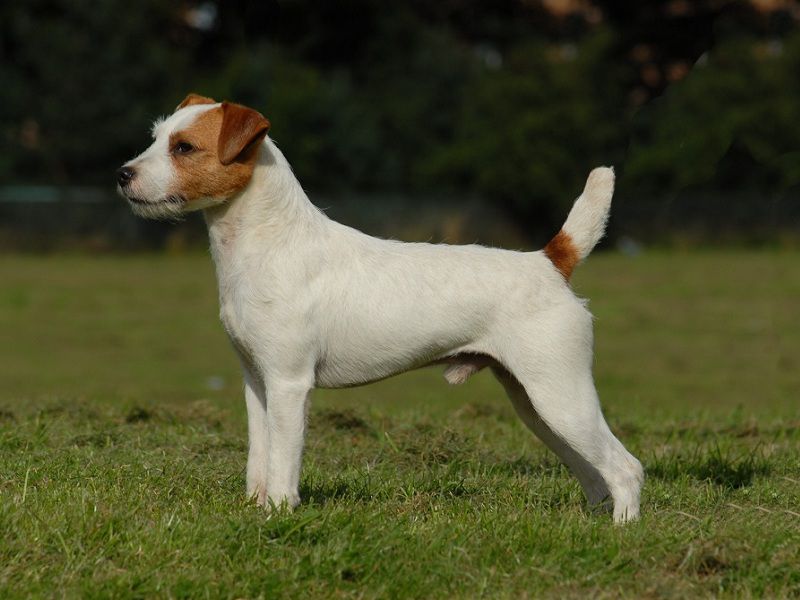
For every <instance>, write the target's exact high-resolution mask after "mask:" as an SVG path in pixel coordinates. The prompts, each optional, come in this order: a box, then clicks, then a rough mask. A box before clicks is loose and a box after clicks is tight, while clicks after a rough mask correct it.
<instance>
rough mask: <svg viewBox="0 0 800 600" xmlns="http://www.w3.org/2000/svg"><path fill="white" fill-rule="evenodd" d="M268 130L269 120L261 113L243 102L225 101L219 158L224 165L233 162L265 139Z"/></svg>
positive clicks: (223, 104)
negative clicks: (232, 102)
mask: <svg viewBox="0 0 800 600" xmlns="http://www.w3.org/2000/svg"><path fill="white" fill-rule="evenodd" d="M267 131H269V121H267V120H266V119H265V118H264V116H263V115H262V114H261V113H259V112H257V111H255V110H253V109H252V108H247V107H246V106H242V105H241V104H231V103H229V102H223V103H222V128H221V129H220V132H219V148H218V153H219V160H220V161H221V162H222V164H223V165H227V164H230V163H232V162H233V161H234V160H236V158H237V157H238V156H239V155H240V154H241V153H242V152H245V151H246V150H247V148H248V147H250V146H251V145H252V144H254V143H256V142H257V141H261V140H263V139H264V136H265V135H267Z"/></svg>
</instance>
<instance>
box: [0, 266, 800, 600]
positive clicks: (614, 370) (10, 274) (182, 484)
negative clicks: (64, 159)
mask: <svg viewBox="0 0 800 600" xmlns="http://www.w3.org/2000/svg"><path fill="white" fill-rule="evenodd" d="M799 260H800V256H798V254H796V253H790V252H785V253H769V252H760V253H758V252H734V251H729V252H721V251H720V252H706V253H691V254H690V253H685V254H684V253H673V254H659V253H654V254H645V255H642V256H640V257H638V258H635V259H632V258H625V257H622V256H619V255H597V256H594V257H592V258H591V259H590V261H589V264H588V265H586V266H584V267H582V268H581V269H580V270H579V272H578V273H577V277H576V282H575V285H576V288H577V290H578V291H579V293H581V294H582V295H585V296H588V297H590V298H592V305H591V306H592V310H593V312H594V314H595V315H596V317H597V321H596V337H597V340H596V347H597V356H596V376H597V383H598V388H599V390H600V396H601V398H602V401H603V405H604V408H605V411H606V414H607V416H608V420H609V423H610V425H611V427H612V429H614V430H615V431H616V432H617V433H618V435H619V436H620V437H621V439H622V440H623V441H624V443H625V444H626V446H627V447H628V448H629V449H630V450H631V451H632V452H633V453H634V454H636V455H637V456H638V457H639V458H640V459H641V460H642V462H643V463H644V465H645V469H646V471H647V474H648V479H647V482H646V485H645V490H644V498H643V507H642V512H643V517H642V519H641V521H639V522H638V523H635V524H632V525H629V526H626V527H618V526H614V525H613V524H612V523H611V519H610V517H609V516H608V515H595V514H591V513H590V512H589V511H587V510H586V508H585V506H584V502H583V498H582V495H581V492H580V489H579V487H578V485H577V483H576V482H575V480H574V479H573V478H572V477H571V476H570V475H569V474H568V473H567V472H566V470H565V469H564V468H563V467H562V466H560V465H559V464H558V462H557V461H556V460H555V458H554V457H553V456H552V455H551V454H549V453H548V452H547V451H546V450H545V449H544V448H543V446H542V445H541V444H540V443H539V442H538V441H536V440H535V439H534V438H532V436H531V435H530V434H529V433H528V432H527V430H525V429H524V428H523V426H522V425H521V424H520V423H519V422H518V421H517V419H516V417H515V416H514V415H513V411H512V409H511V407H510V405H509V403H508V402H507V401H506V400H505V399H504V398H503V396H502V392H501V390H500V388H499V387H498V386H497V384H496V383H495V382H494V381H493V380H492V379H491V377H490V376H488V375H485V374H480V375H479V376H477V377H475V378H473V380H471V381H470V382H469V383H467V384H466V385H465V386H461V387H459V388H449V387H447V386H446V385H445V384H444V382H443V380H442V377H441V373H440V370H438V369H431V370H423V371H418V372H415V373H411V374H408V375H404V376H402V377H399V378H395V379H392V380H388V381H385V382H382V383H379V384H375V385H372V386H368V387H364V388H356V389H352V390H344V391H335V392H333V391H330V392H319V393H317V394H316V395H315V397H314V403H313V407H312V411H311V414H310V432H309V436H308V442H307V452H306V457H305V466H304V471H303V478H302V486H301V495H302V496H303V504H301V506H300V507H299V508H298V510H296V511H295V512H294V513H292V514H286V513H280V514H275V515H272V516H271V517H270V518H267V516H266V515H265V514H264V513H263V512H262V511H261V510H260V509H258V508H256V507H255V506H254V505H252V504H250V503H248V502H247V501H246V500H245V499H244V497H243V496H244V494H243V488H244V470H243V469H244V464H245V458H246V448H247V441H246V427H245V411H244V402H243V401H242V399H241V390H240V383H239V379H238V373H237V366H236V362H235V359H234V357H233V355H232V352H231V351H230V349H229V347H228V345H227V342H226V340H225V338H224V335H223V333H222V330H221V327H220V326H219V324H218V322H217V316H216V311H217V308H216V291H215V288H214V281H213V273H212V269H211V265H210V262H209V259H208V258H207V257H205V256H181V257H167V256H137V257H103V258H90V257H82V256H68V257H63V256H59V257H31V256H6V257H3V258H0V281H2V282H3V283H2V285H0V331H2V332H3V338H4V343H3V344H0V382H2V383H1V384H0V597H3V598H15V597H27V596H46V597H53V596H55V597H61V596H63V597H152V596H162V597H191V598H196V597H230V598H241V597H265V598H273V597H288V596H294V597H326V598H327V597H331V596H342V597H368V598H369V597H426V598H430V597H462V598H473V597H478V596H487V597H492V598H495V597H543V596H544V597H559V598H560V597H570V596H575V597H577V596H580V597H585V596H587V595H592V596H600V597H617V596H628V597H641V596H651V597H676V598H677V597H680V598H683V597H686V596H696V595H700V596H712V595H713V596H717V595H722V596H745V597H748V596H772V597H788V596H797V595H798V594H800V569H798V566H797V565H798V564H800V492H799V491H798V490H800V485H798V484H800V452H798V451H800V411H798V405H797V392H798V390H800V364H799V363H800V359H799V358H798V357H800V328H799V327H798V326H797V324H796V317H797V298H798V297H800V269H798V267H797V265H798V264H799V263H798V261H799Z"/></svg>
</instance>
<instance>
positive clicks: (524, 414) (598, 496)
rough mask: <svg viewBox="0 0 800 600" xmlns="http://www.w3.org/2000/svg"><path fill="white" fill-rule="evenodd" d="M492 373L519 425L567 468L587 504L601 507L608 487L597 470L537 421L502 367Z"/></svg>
mask: <svg viewBox="0 0 800 600" xmlns="http://www.w3.org/2000/svg"><path fill="white" fill-rule="evenodd" d="M492 372H493V373H494V374H495V377H496V378H497V380H498V381H499V382H500V384H501V385H502V386H503V388H504V389H505V391H506V394H507V395H508V398H509V400H511V405H512V406H513V407H514V410H515V411H516V412H517V415H518V416H519V418H520V419H521V420H522V422H523V423H525V425H526V426H527V427H528V429H530V430H531V431H532V432H533V433H535V434H536V436H537V437H538V438H539V439H540V440H542V442H544V444H545V445H546V446H547V447H548V448H550V450H552V451H553V452H555V454H556V456H558V457H559V458H560V459H561V462H563V463H564V464H565V465H567V466H568V467H569V469H570V470H571V471H572V473H573V474H574V475H575V477H577V479H578V481H579V482H580V484H581V487H583V491H584V493H585V494H586V499H587V500H588V502H589V505H590V506H593V507H595V506H598V505H600V504H601V503H602V502H603V501H604V500H606V499H609V491H608V488H607V487H606V484H605V481H603V478H602V476H601V475H600V473H599V472H598V471H597V469H595V468H594V467H593V466H592V465H591V464H590V463H588V462H587V461H585V460H584V459H583V458H582V457H581V456H580V454H578V453H577V452H575V450H573V449H572V448H571V447H570V446H569V444H567V443H565V442H564V441H563V440H562V439H561V438H560V437H558V436H557V435H556V434H554V433H553V431H552V430H551V429H550V428H549V427H548V426H547V425H546V424H545V423H544V421H542V419H540V418H539V415H538V414H537V413H536V411H535V410H534V408H533V404H532V403H531V400H530V398H528V394H527V393H526V392H525V388H523V387H522V384H521V383H520V382H519V381H517V379H516V378H515V377H514V376H513V375H511V373H509V372H508V371H506V370H505V369H504V368H503V367H493V368H492Z"/></svg>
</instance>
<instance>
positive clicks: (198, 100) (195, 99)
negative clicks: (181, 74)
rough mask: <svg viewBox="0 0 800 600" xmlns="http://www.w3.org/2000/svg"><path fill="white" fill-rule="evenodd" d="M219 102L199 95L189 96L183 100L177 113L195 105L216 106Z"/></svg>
mask: <svg viewBox="0 0 800 600" xmlns="http://www.w3.org/2000/svg"><path fill="white" fill-rule="evenodd" d="M216 103H217V101H216V100H214V99H213V98H206V97H205V96H201V95H199V94H189V95H188V96H186V98H184V99H183V102H181V103H180V104H178V106H177V107H176V108H175V110H176V111H179V110H180V109H182V108H184V107H186V106H192V105H193V104H216Z"/></svg>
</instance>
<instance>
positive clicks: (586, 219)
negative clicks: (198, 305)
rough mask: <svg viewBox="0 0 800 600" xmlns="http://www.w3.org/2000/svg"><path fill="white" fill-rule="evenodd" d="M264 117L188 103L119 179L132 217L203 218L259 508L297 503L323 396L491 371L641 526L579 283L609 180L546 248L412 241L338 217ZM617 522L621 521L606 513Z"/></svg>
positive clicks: (600, 499) (569, 460)
mask: <svg viewBox="0 0 800 600" xmlns="http://www.w3.org/2000/svg"><path fill="white" fill-rule="evenodd" d="M269 127H270V123H269V121H268V120H267V119H266V118H265V117H264V116H262V115H261V114H260V113H259V112H257V111H256V110H253V109H251V108H248V107H245V106H242V105H239V104H235V103H231V102H221V103H220V102H217V101H215V100H212V99H211V98H206V97H203V96H200V95H197V94H190V95H189V96H187V97H186V99H185V100H184V101H183V102H181V103H180V104H179V105H178V107H177V108H176V109H175V112H174V113H173V114H172V115H171V116H169V117H168V118H165V119H161V120H158V121H156V123H155V124H154V126H153V130H152V135H153V143H152V145H151V146H150V147H149V148H147V150H145V151H144V152H143V153H142V154H140V155H139V156H138V157H136V158H134V159H133V160H131V161H129V162H128V163H126V164H125V165H124V166H122V167H121V168H120V169H119V170H118V171H117V183H118V191H119V192H120V193H121V194H122V196H123V197H124V198H126V199H127V201H128V203H129V205H130V207H131V209H132V210H133V212H134V213H135V214H137V215H139V216H142V217H147V218H156V219H178V218H180V217H181V216H182V215H184V214H185V213H188V212H191V211H196V210H203V211H204V214H205V220H206V222H207V225H208V232H209V238H210V244H211V254H212V256H213V260H214V264H215V268H216V276H217V280H218V284H219V304H220V318H221V320H222V323H223V325H224V327H225V330H226V332H227V334H228V336H229V337H230V340H231V342H232V345H233V347H234V349H235V351H236V353H237V355H238V358H239V361H240V363H241V367H242V373H243V378H244V387H245V393H244V395H245V402H246V404H247V417H248V433H249V452H248V459H247V488H246V491H247V494H248V496H250V497H254V498H255V499H256V501H257V502H258V504H260V505H262V506H265V507H267V508H271V507H280V506H286V507H288V508H293V507H295V506H296V505H297V504H298V503H299V502H300V495H299V491H298V486H299V479H300V468H301V462H302V454H303V444H304V437H305V431H306V412H307V406H308V402H309V393H310V392H311V390H312V389H313V388H314V387H322V388H342V387H349V386H355V385H361V384H365V383H369V382H371V381H376V380H380V379H384V378H386V377H390V376H392V375H395V374H398V373H403V372H405V371H409V370H411V369H416V368H419V367H423V366H428V365H432V364H441V365H445V366H446V367H445V372H444V376H445V379H446V380H447V381H448V382H449V383H451V384H459V383H464V381H466V380H467V379H468V378H469V377H470V376H471V375H472V374H474V373H475V372H477V371H478V370H480V369H483V368H490V369H491V370H492V371H493V373H494V375H495V376H496V377H497V379H498V380H499V381H500V383H501V384H502V386H503V387H504V388H505V390H506V392H507V394H508V396H509V398H510V399H511V402H512V404H513V406H514V409H515V410H516V412H517V414H518V415H519V417H520V418H521V419H522V421H523V422H524V423H525V425H527V426H528V427H529V428H530V429H531V430H532V431H533V432H534V433H535V434H536V435H537V436H538V437H539V438H540V439H541V440H542V441H543V442H544V443H545V444H546V445H547V446H548V447H549V448H550V449H551V450H553V452H555V453H556V455H558V457H559V458H560V459H561V460H562V461H563V462H564V463H566V465H567V466H568V467H569V468H570V469H571V471H572V472H573V474H574V475H575V476H576V477H577V479H578V480H579V482H580V484H581V486H582V488H583V490H584V492H585V494H586V497H587V500H588V502H589V504H590V505H591V506H598V507H600V508H603V507H608V505H609V502H608V501H609V500H610V501H611V502H612V503H613V518H614V520H615V521H616V522H625V521H629V520H632V519H635V518H637V517H638V515H639V495H640V490H641V486H642V483H643V479H644V474H643V470H642V466H641V464H640V463H639V461H638V460H637V459H636V458H634V457H633V456H632V455H631V454H630V453H629V452H628V451H627V450H626V449H625V447H624V446H623V445H622V443H621V442H620V441H619V440H618V439H617V438H616V437H615V436H614V435H613V434H612V433H611V431H610V429H609V428H608V425H607V424H606V421H605V419H604V418H603V414H602V411H601V408H600V404H599V400H598V397H597V393H596V391H595V386H594V382H593V377H592V359H593V349H592V345H593V334H592V317H591V315H590V313H589V311H588V310H587V309H586V306H585V302H584V301H582V300H581V299H579V298H577V297H576V296H575V294H574V293H573V291H572V289H571V288H570V285H569V278H570V275H571V274H572V272H573V270H574V268H575V267H576V266H577V265H578V263H580V262H581V261H582V260H583V259H584V258H586V256H587V255H588V254H589V252H591V250H592V248H594V246H595V244H596V243H597V242H598V241H599V240H600V238H601V237H602V236H603V234H604V232H605V225H606V220H607V218H608V213H609V210H610V205H611V196H612V194H613V191H614V172H613V169H610V168H603V167H601V168H597V169H595V170H593V171H592V172H591V173H590V175H589V177H588V180H587V182H586V186H585V188H584V190H583V193H582V194H581V195H580V196H579V197H578V199H577V200H576V201H575V204H574V206H573V207H572V209H571V211H570V213H569V215H568V216H567V220H566V222H565V223H564V225H563V227H562V229H561V231H559V232H558V234H557V235H556V236H555V237H554V238H553V239H552V240H551V241H550V242H549V243H548V244H547V246H545V248H544V249H543V250H541V251H536V252H515V251H509V250H501V249H496V248H488V247H484V246H479V245H469V246H452V245H445V244H423V243H404V242H398V241H391V240H384V239H378V238H374V237H370V236H368V235H366V234H364V233H361V232H360V231H357V230H355V229H352V228H350V227H347V226H345V225H342V224H340V223H337V222H335V221H333V220H331V219H329V218H328V217H327V216H326V215H325V214H324V213H323V212H322V211H320V210H319V209H317V208H316V207H315V206H314V205H313V204H312V203H311V202H310V201H309V199H308V197H307V196H306V194H305V193H304V192H303V189H302V187H301V186H300V183H299V182H298V181H297V179H296V178H295V176H294V174H293V173H292V169H291V167H290V166H289V163H288V162H287V160H286V159H285V158H284V156H283V154H282V153H281V152H280V150H278V148H277V146H276V145H275V144H274V143H273V142H272V140H271V139H270V138H269V137H268V135H267V133H268V131H269ZM609 508H610V507H609Z"/></svg>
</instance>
